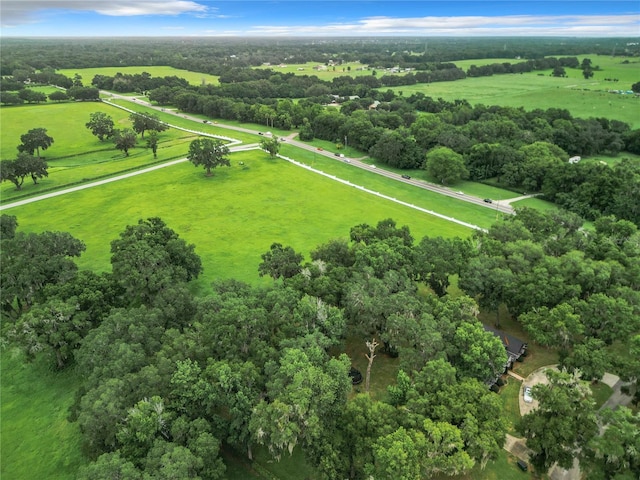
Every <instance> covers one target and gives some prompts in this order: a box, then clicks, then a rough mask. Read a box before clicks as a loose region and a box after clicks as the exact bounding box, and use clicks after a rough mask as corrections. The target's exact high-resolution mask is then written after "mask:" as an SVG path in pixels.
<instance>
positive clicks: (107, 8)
mask: <svg viewBox="0 0 640 480" xmlns="http://www.w3.org/2000/svg"><path fill="white" fill-rule="evenodd" d="M56 10H62V11H67V12H69V11H84V12H97V13H99V14H101V15H108V16H136V15H180V14H183V13H191V14H199V15H206V14H207V12H208V11H209V10H210V9H209V8H208V7H207V6H205V5H202V4H200V3H197V2H195V1H191V0H128V1H123V0H114V1H107V0H2V2H0V16H1V17H2V24H3V26H15V25H20V24H24V23H34V22H37V21H38V17H39V15H41V14H43V13H44V12H54V11H56Z"/></svg>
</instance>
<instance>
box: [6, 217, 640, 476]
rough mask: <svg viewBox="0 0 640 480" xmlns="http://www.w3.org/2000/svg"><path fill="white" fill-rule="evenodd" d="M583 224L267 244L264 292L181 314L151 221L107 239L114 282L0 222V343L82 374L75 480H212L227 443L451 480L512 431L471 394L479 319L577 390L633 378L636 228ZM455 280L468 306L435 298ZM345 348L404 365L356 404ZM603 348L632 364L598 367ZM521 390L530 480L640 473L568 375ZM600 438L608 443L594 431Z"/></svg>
mask: <svg viewBox="0 0 640 480" xmlns="http://www.w3.org/2000/svg"><path fill="white" fill-rule="evenodd" d="M581 225H582V222H581V221H580V219H578V218H577V217H576V216H575V215H573V214H568V213H540V212H537V211H532V210H526V209H525V210H522V211H520V212H519V214H518V215H517V216H515V217H513V218H511V217H510V218H508V219H505V220H502V221H499V222H497V223H496V224H495V225H494V226H493V227H492V228H491V229H490V230H489V231H488V232H487V233H481V232H479V233H476V234H474V236H473V237H472V238H469V239H459V238H454V239H445V238H442V237H429V236H426V237H424V238H422V239H421V240H420V241H419V242H417V243H416V242H415V241H414V238H413V237H412V235H411V232H410V231H409V229H408V228H407V227H398V226H397V225H396V224H395V222H394V221H393V220H391V219H387V220H384V221H381V222H379V223H378V224H377V225H376V226H371V225H368V224H361V225H356V226H354V227H352V228H351V230H350V232H349V238H348V239H344V238H339V239H335V240H330V241H328V242H327V243H325V244H321V245H318V247H316V249H314V250H313V251H312V252H311V253H310V261H306V262H305V261H304V257H303V255H301V254H299V253H297V252H295V251H294V250H293V249H292V248H291V247H288V246H284V245H282V244H280V243H277V242H275V243H273V244H272V245H271V247H270V248H269V250H267V251H266V252H265V253H264V254H263V255H262V261H261V263H260V264H259V265H258V272H259V274H260V275H262V276H269V277H271V278H272V279H273V283H271V284H269V285H264V286H257V287H256V286H250V285H248V284H244V283H241V282H238V281H235V280H233V279H225V280H219V281H216V282H214V284H213V285H212V287H211V290H210V291H209V292H207V293H206V294H204V295H203V296H201V297H194V296H193V294H192V293H191V291H190V289H189V286H188V282H189V281H191V280H192V279H195V278H197V277H198V276H199V274H200V273H201V272H202V268H203V266H202V263H201V261H200V258H199V256H198V255H197V253H196V247H195V246H194V245H192V244H188V243H187V242H185V241H184V240H183V239H181V238H180V237H179V236H178V235H177V234H176V233H175V232H174V231H173V230H172V229H171V228H169V227H168V226H167V225H166V224H165V223H164V222H163V221H162V220H161V219H159V218H148V219H146V220H140V221H139V222H138V223H137V224H135V225H129V226H127V227H126V229H125V230H124V231H123V232H122V233H121V234H120V235H119V237H118V238H116V239H114V240H113V241H112V242H111V266H112V268H111V272H108V273H102V274H95V273H93V272H90V271H78V269H77V267H76V265H75V262H74V258H76V257H78V256H79V255H80V254H81V253H82V251H83V250H84V244H83V243H82V242H81V241H79V240H77V239H74V238H73V237H72V236H70V235H69V234H67V233H63V232H43V233H23V232H21V231H20V230H19V229H18V222H17V219H16V218H15V217H11V216H7V215H3V216H2V217H0V228H1V230H2V249H1V253H0V255H1V256H2V258H1V260H2V265H3V269H2V271H1V272H0V275H1V276H2V284H3V298H2V312H3V316H4V317H5V320H6V321H5V322H3V336H4V337H5V338H6V339H8V341H9V342H11V344H13V345H16V346H20V347H21V348H22V349H24V351H25V352H26V353H27V355H29V356H35V355H49V356H50V358H51V361H52V365H53V366H55V367H57V368H67V367H68V366H69V365H72V364H73V365H75V368H76V369H77V371H78V372H79V374H80V375H82V376H83V378H84V379H85V380H84V382H83V387H82V389H81V390H80V391H79V392H78V396H77V401H76V403H75V405H74V407H73V411H72V413H71V416H72V418H73V419H74V420H75V421H77V422H78V424H79V425H80V429H81V431H82V435H83V446H84V449H85V452H86V453H87V454H88V455H89V457H90V458H91V459H92V463H91V464H90V465H89V466H88V467H86V468H84V469H83V470H82V471H81V472H80V473H79V478H81V479H84V478H92V479H96V478H112V477H113V476H121V477H122V478H132V479H139V478H143V475H147V476H151V477H154V476H159V478H165V477H166V475H165V474H166V473H167V472H170V475H169V476H170V477H172V478H203V479H216V478H223V475H224V464H223V462H222V459H221V454H220V451H221V449H222V448H231V449H233V450H235V451H237V452H244V455H246V456H247V457H248V458H249V459H251V458H252V456H253V452H254V450H255V448H256V446H257V445H263V446H265V447H266V448H267V449H268V450H269V452H270V453H271V455H272V456H273V457H274V458H275V459H279V458H281V456H282V455H286V454H290V453H291V452H292V451H293V449H294V448H297V449H301V450H302V452H303V453H304V455H305V457H306V459H307V460H308V462H309V463H310V464H311V465H313V466H314V467H315V468H316V470H317V471H318V472H319V475H320V476H321V478H327V479H333V478H353V479H364V478H368V477H369V476H370V475H373V476H375V477H376V478H381V479H389V480H390V479H396V478H419V477H428V476H431V475H434V474H445V475H453V474H459V473H464V472H467V471H468V470H469V469H470V468H471V467H472V466H473V465H475V464H480V465H481V466H482V465H484V464H485V463H486V462H487V461H488V460H490V459H493V458H495V457H496V456H497V454H498V452H500V450H501V448H502V445H503V442H504V435H505V432H506V425H505V423H504V420H503V418H502V416H501V410H502V406H501V402H500V400H499V398H498V397H497V396H495V394H493V393H492V392H491V391H490V390H489V389H488V388H487V384H486V383H485V382H486V381H487V379H489V378H490V377H493V376H494V375H495V374H500V373H502V371H503V370H504V365H505V361H506V353H505V350H504V347H503V345H502V343H501V342H500V340H498V339H497V337H495V336H494V335H493V334H492V333H489V332H487V331H486V330H484V328H483V327H482V324H481V323H480V322H479V320H478V318H477V316H478V311H479V310H478V307H479V306H480V307H482V308H486V309H487V310H490V311H495V310H497V309H498V306H499V305H500V304H504V305H506V306H507V308H508V310H509V313H510V314H512V315H513V316H515V318H516V319H517V320H518V321H519V322H521V323H522V325H523V326H524V327H525V328H526V329H527V331H528V332H529V334H530V335H531V338H533V339H534V341H535V342H536V343H540V344H541V345H547V346H555V347H559V348H561V349H563V350H562V351H563V352H565V353H563V354H562V355H561V358H562V365H563V366H564V367H566V368H567V369H568V372H573V373H574V375H575V374H577V373H578V372H583V378H585V379H597V378H599V377H601V376H602V373H603V371H604V370H603V369H605V368H606V369H607V370H609V369H610V368H616V369H617V371H618V372H619V373H620V374H621V375H622V376H623V377H624V378H627V379H629V380H631V381H634V382H637V379H638V378H640V370H638V369H639V368H640V363H638V361H637V359H638V358H640V357H638V355H637V353H638V346H639V345H640V338H639V337H638V331H639V329H640V325H638V318H640V315H639V314H640V311H639V310H640V296H639V295H638V291H639V288H638V287H639V285H640V277H639V276H638V275H639V272H640V269H639V268H638V265H639V263H638V260H639V258H640V251H639V250H638V248H637V244H638V238H639V235H640V233H638V230H637V228H636V227H635V226H634V225H633V224H631V223H630V222H626V221H624V220H617V219H615V218H608V219H606V220H605V219H601V220H600V221H598V222H597V223H596V226H595V230H593V231H588V230H586V231H585V230H583V229H581V228H580V227H581ZM453 275H458V276H459V279H460V280H459V285H460V287H461V289H462V290H463V292H465V293H466V294H468V295H471V296H472V297H473V298H472V297H471V296H466V295H462V296H451V295H448V294H447V288H448V286H449V282H450V280H451V277H452V276H453ZM420 283H424V284H425V285H427V286H428V287H430V289H431V291H432V293H431V294H428V295H424V294H422V293H419V291H418V287H419V284H420ZM474 299H475V300H474ZM476 300H477V301H478V302H479V304H478V303H476ZM545 309H546V310H545ZM347 338H349V339H355V341H357V342H360V343H361V345H362V346H365V344H366V346H367V350H368V352H369V354H368V355H367V358H368V359H369V366H370V365H371V364H372V363H373V362H374V361H375V359H376V358H380V357H381V356H387V355H392V356H396V355H397V356H399V361H400V372H399V373H398V376H397V379H396V381H395V382H393V383H392V384H390V385H388V388H387V392H386V394H383V395H380V394H379V395H378V398H379V399H378V400H373V398H372V397H371V396H370V394H369V392H368V390H369V387H368V385H369V378H368V377H369V376H370V375H371V372H370V370H368V372H367V373H366V376H367V382H366V387H365V391H364V392H360V393H359V394H357V395H355V396H352V397H350V395H349V394H350V392H351V391H352V388H353V387H352V385H351V383H352V381H351V379H350V377H349V371H350V366H351V362H352V359H350V358H348V357H347V356H346V355H345V354H344V353H342V352H343V351H344V342H345V341H346V339H347ZM352 341H353V340H352ZM614 342H622V344H623V345H625V346H626V347H628V348H629V354H628V355H626V354H625V356H624V357H613V356H611V355H609V354H608V351H607V349H606V346H607V345H610V344H612V343H614ZM377 347H380V349H379V350H377ZM378 361H380V360H378ZM633 385H634V386H633V387H632V388H635V392H636V395H637V391H638V390H637V383H636V384H633ZM547 389H549V391H548V392H547ZM552 392H554V393H552ZM632 393H633V392H632ZM534 395H535V397H536V398H538V399H539V400H540V405H541V407H540V408H539V409H538V410H537V411H536V412H535V413H533V414H530V415H527V416H525V417H524V418H523V422H522V424H521V425H520V426H519V427H518V428H520V429H521V431H522V433H523V434H524V435H526V436H527V437H528V438H530V439H532V440H531V442H530V447H531V448H532V449H533V450H534V457H533V462H534V464H535V465H536V467H537V468H539V469H540V470H541V471H544V469H546V468H548V466H549V465H551V464H552V463H554V462H555V461H558V462H560V464H561V465H563V466H564V465H567V464H568V462H569V461H572V459H573V457H574V456H575V455H578V452H583V453H582V454H581V455H582V457H581V461H583V462H584V468H588V469H593V471H594V472H603V471H604V472H608V473H607V474H608V475H609V476H610V477H608V478H612V477H613V476H614V475H615V474H618V473H623V472H629V471H632V472H633V471H635V472H636V473H637V472H638V471H639V470H638V469H639V468H640V465H639V464H638V459H637V456H634V455H633V452H632V451H631V450H627V449H625V450H624V452H626V453H622V454H621V455H616V454H614V453H613V451H612V450H610V446H611V445H615V446H616V448H622V447H623V446H624V445H627V443H625V442H630V443H629V444H630V445H631V444H633V442H634V441H636V440H634V438H635V437H634V435H633V434H628V433H625V435H626V436H624V437H623V438H621V437H620V436H619V435H617V433H616V432H618V433H619V432H629V429H631V431H634V429H635V432H636V436H637V431H638V429H637V426H638V425H639V423H640V417H638V416H637V415H636V416H635V417H633V416H632V415H631V414H630V413H629V412H628V410H626V409H620V410H619V411H618V412H616V413H608V412H604V413H601V414H598V415H597V414H596V412H595V410H594V407H593V402H592V400H591V399H590V395H589V394H588V392H586V391H585V390H584V388H583V385H582V383H581V382H579V381H577V380H576V377H575V376H571V373H564V374H558V375H557V376H553V375H552V377H551V379H550V386H549V387H536V389H534ZM637 399H638V397H637V396H636V401H637ZM557 411H562V412H563V413H564V414H563V415H562V416H561V417H562V418H559V416H558V415H557V414H556V412H557ZM548 422H555V423H554V425H555V427H554V428H553V429H549V428H547V427H548V425H549V423H548ZM599 425H608V426H609V428H610V429H612V430H611V432H609V433H605V434H604V435H602V436H598V435H597V430H598V428H597V427H598V426H599ZM607 430H608V429H607ZM398 451H402V452H403V455H397V452H398ZM163 475H164V476H163ZM167 478H168V477H167Z"/></svg>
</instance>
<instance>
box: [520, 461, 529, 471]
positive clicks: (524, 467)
mask: <svg viewBox="0 0 640 480" xmlns="http://www.w3.org/2000/svg"><path fill="white" fill-rule="evenodd" d="M518 468H520V470H522V471H523V472H526V471H527V470H529V465H527V462H525V461H524V460H518Z"/></svg>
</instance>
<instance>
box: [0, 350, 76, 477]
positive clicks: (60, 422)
mask: <svg viewBox="0 0 640 480" xmlns="http://www.w3.org/2000/svg"><path fill="white" fill-rule="evenodd" d="M0 360H1V362H2V370H1V375H0V387H1V389H2V402H1V404H0V414H1V415H2V422H1V433H2V434H1V435H0V449H1V451H2V462H0V477H1V478H2V479H3V480H4V479H6V480H27V479H36V478H43V479H44V478H47V479H57V480H73V479H74V478H76V471H77V469H78V468H79V467H80V466H82V465H84V464H85V463H86V462H87V460H86V459H85V457H84V456H83V455H82V453H81V447H80V441H81V440H80V431H79V429H78V425H77V424H75V423H69V422H68V421H67V416H68V414H69V412H68V409H69V407H70V406H71V404H72V403H73V400H74V395H75V391H76V390H77V389H78V388H79V386H80V384H81V383H82V379H81V378H79V377H78V376H77V375H76V374H75V372H74V371H73V369H70V370H65V371H63V372H53V371H51V370H50V368H49V364H50V362H47V361H46V359H44V358H40V359H38V360H37V361H36V362H34V363H25V360H24V358H23V356H22V355H21V354H20V353H18V352H16V351H14V350H4V351H3V352H2V355H1V357H0Z"/></svg>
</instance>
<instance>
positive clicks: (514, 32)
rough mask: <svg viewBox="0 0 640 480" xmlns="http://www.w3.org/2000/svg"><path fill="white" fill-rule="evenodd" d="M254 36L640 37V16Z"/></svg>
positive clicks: (398, 21) (345, 26)
mask: <svg viewBox="0 0 640 480" xmlns="http://www.w3.org/2000/svg"><path fill="white" fill-rule="evenodd" d="M244 33H245V34H252V35H265V36H267V35H277V36H297V35H305V36H306V35H318V36H319V35H349V36H369V35H424V36H471V35H476V36H490V35H501V36H552V35H555V36H583V37H587V36H638V34H640V15H631V14H629V15H559V16H552V15H506V16H499V17H488V16H463V17H406V18H397V17H368V18H363V19H362V20H359V21H357V22H355V23H333V24H328V25H322V26H309V25H302V26H295V25H292V26H281V25H279V26H273V25H258V26H254V27H253V28H251V29H249V30H248V31H247V32H244Z"/></svg>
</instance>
